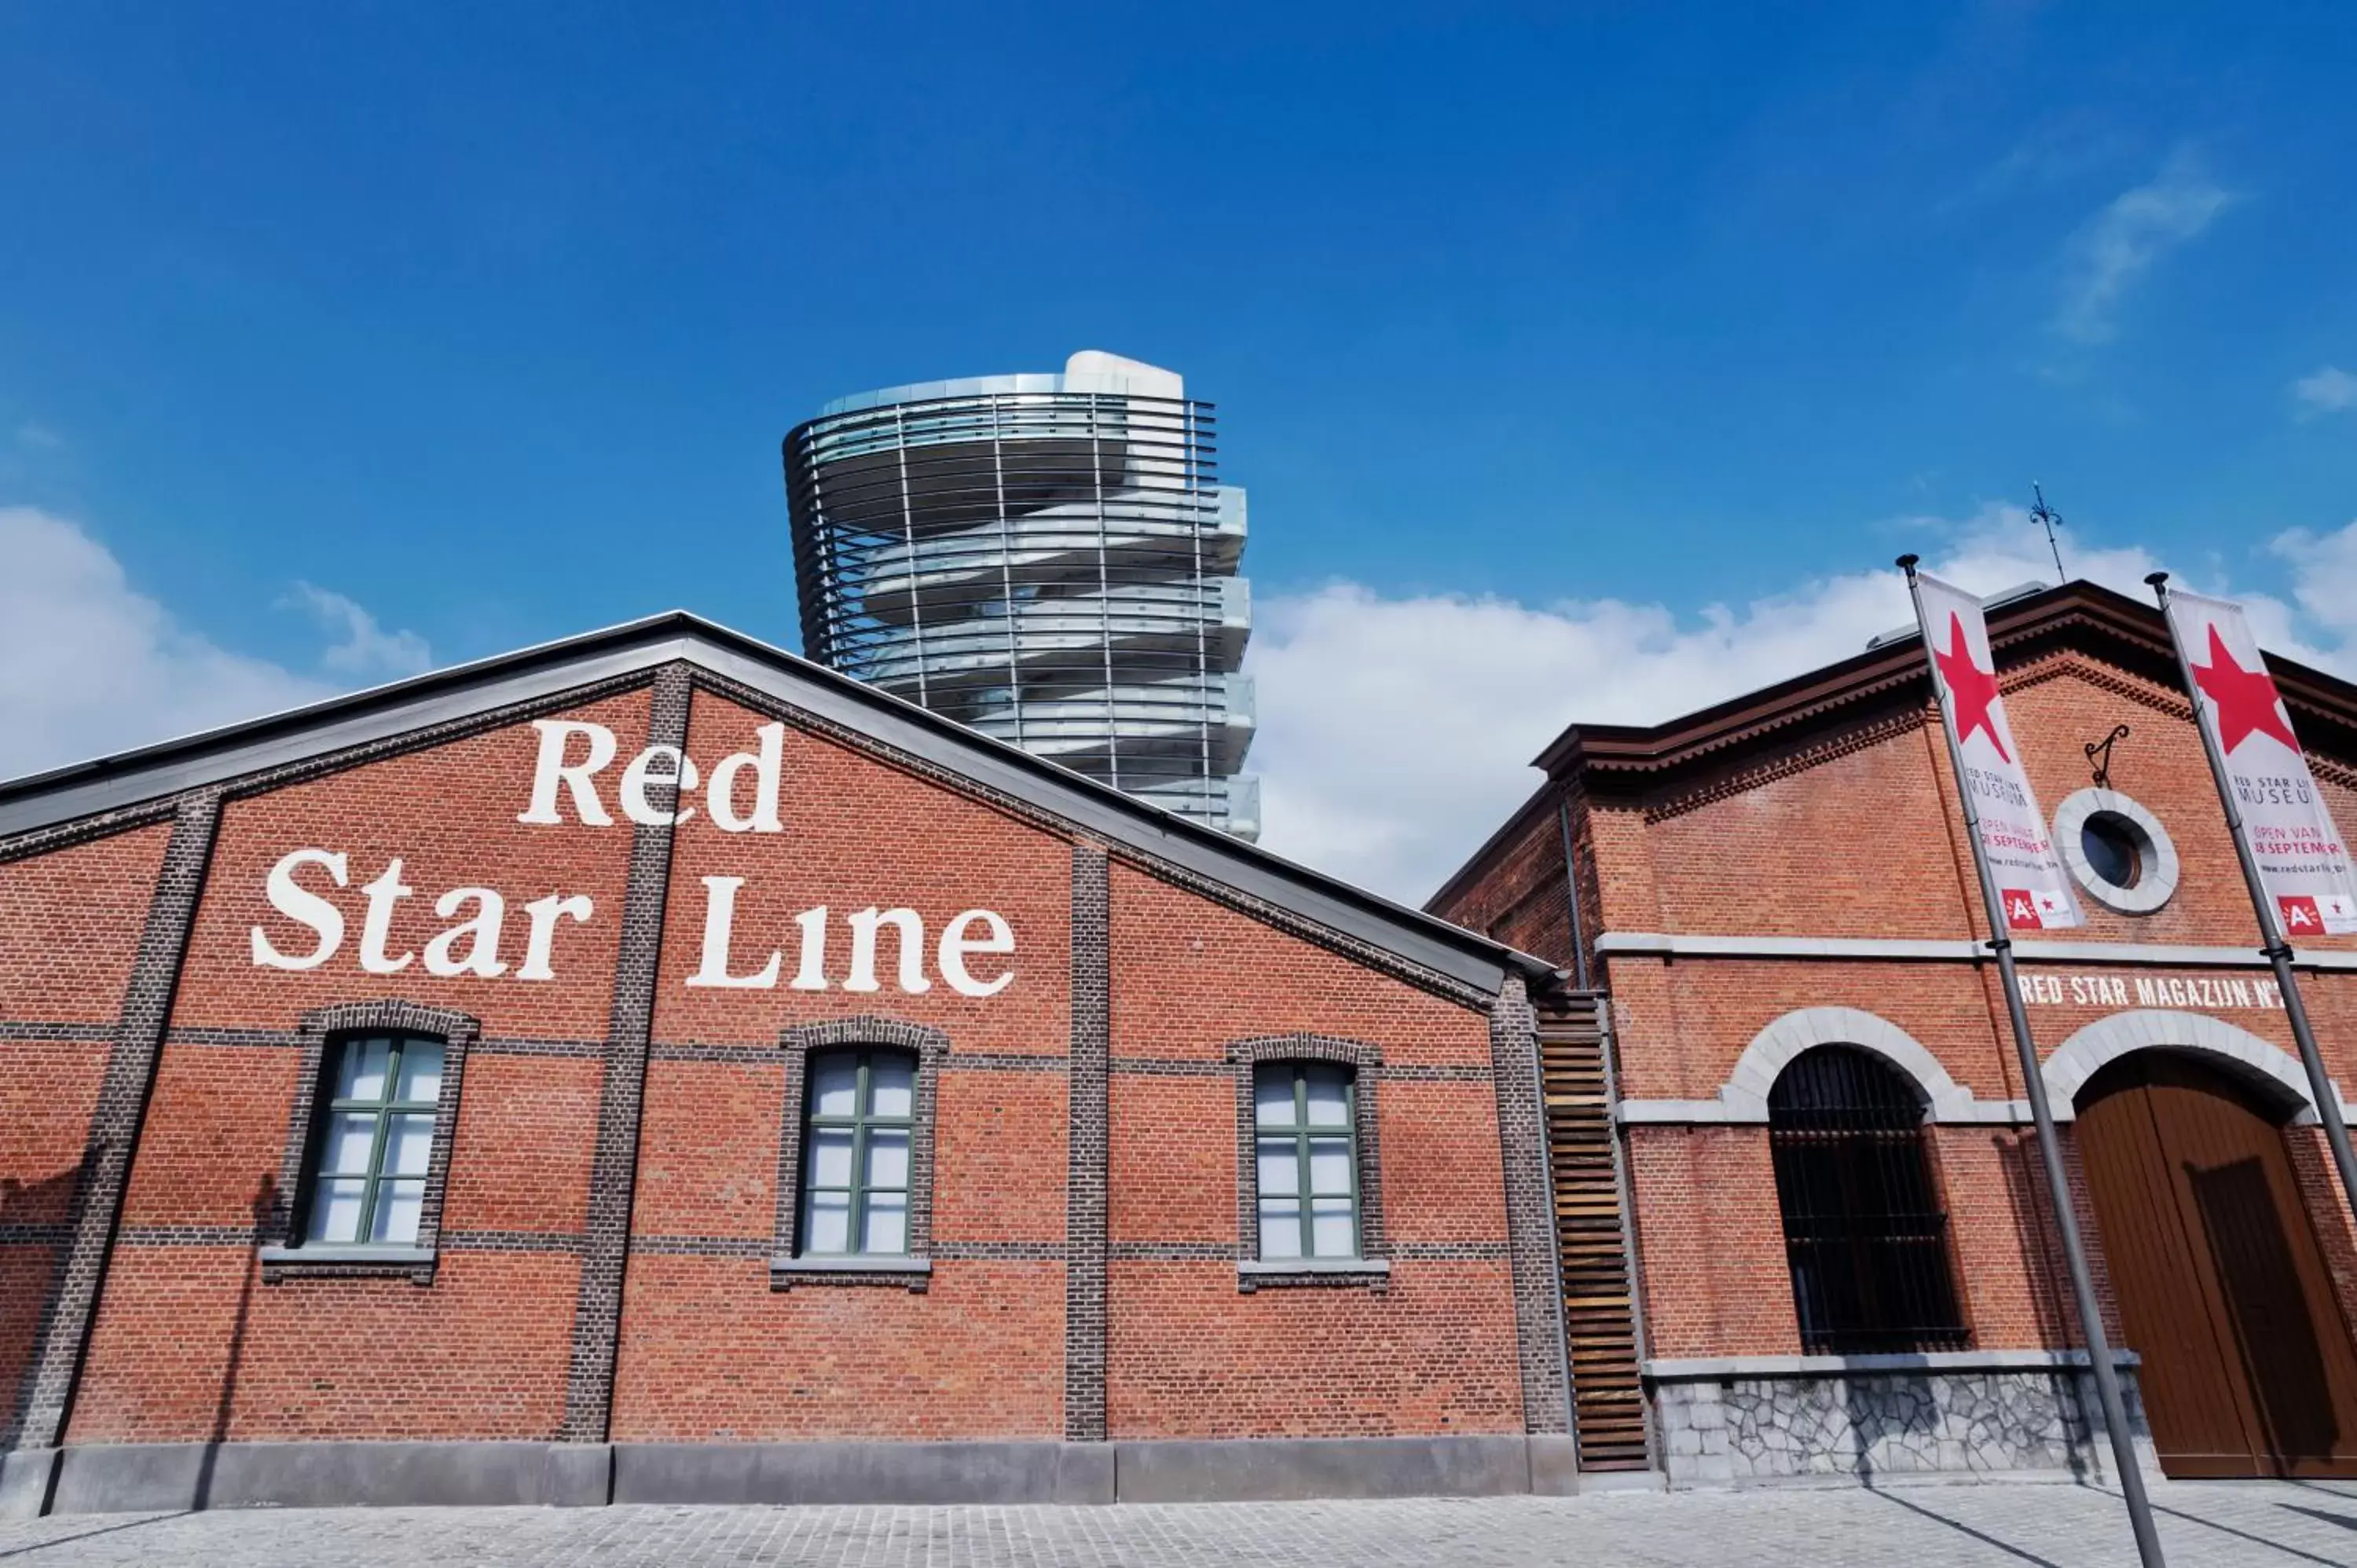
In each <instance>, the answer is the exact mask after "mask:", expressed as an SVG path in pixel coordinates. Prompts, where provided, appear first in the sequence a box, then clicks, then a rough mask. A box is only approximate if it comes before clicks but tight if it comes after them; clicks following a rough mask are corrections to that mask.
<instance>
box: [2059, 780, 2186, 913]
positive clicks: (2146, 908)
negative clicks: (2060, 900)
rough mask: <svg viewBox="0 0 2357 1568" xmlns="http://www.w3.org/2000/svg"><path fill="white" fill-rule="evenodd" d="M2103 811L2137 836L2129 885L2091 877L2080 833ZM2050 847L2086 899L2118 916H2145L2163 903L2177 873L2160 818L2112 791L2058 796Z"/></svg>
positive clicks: (2171, 891) (2173, 889)
mask: <svg viewBox="0 0 2357 1568" xmlns="http://www.w3.org/2000/svg"><path fill="white" fill-rule="evenodd" d="M2105 815H2109V816H2115V817H2118V818H2120V819H2121V820H2122V821H2124V822H2126V823H2128V825H2129V826H2130V827H2131V828H2133V829H2134V830H2135V832H2136V835H2137V836H2138V837H2139V838H2141V839H2142V840H2143V843H2142V844H2141V845H2140V846H2139V860H2140V862H2141V864H2140V865H2138V867H2137V874H2136V886H2133V887H2122V886H2119V885H2117V884H2116V883H2112V882H2106V881H2104V878H2103V877H2101V876H2099V875H2096V872H2095V868H2094V866H2093V865H2091V864H2089V862H2088V860H2087V852H2086V850H2085V849H2084V848H2083V847H2082V844H2081V834H2082V832H2083V831H2084V829H2085V828H2086V826H2087V823H2088V822H2090V821H2091V820H2093V818H2095V817H2098V816H2105ZM2054 848H2055V851H2056V853H2058V854H2061V857H2062V864H2063V865H2066V866H2069V867H2070V868H2071V875H2072V879H2073V880H2074V881H2076V882H2077V883H2078V884H2079V886H2080V887H2081V889H2082V890H2083V891H2084V892H2085V893H2086V895H2087V896H2088V897H2091V898H2093V899H2094V901H2095V902H2096V903H2098V904H2101V905H2102V906H2103V907H2104V908H2106V909H2110V910H2113V911H2115V912H2116V913H2118V914H2122V915H2149V914H2151V913H2152V912H2153V911H2154V910H2156V909H2158V908H2160V907H2161V906H2162V905H2164V904H2166V903H2168V902H2169V898H2170V897H2171V896H2172V895H2173V894H2175V893H2176V891H2177V884H2178V880H2179V876H2181V875H2183V867H2182V866H2181V865H2179V862H2178V858H2177V845H2176V844H2175V843H2171V842H2170V840H2169V830H2168V829H2167V828H2165V827H2162V826H2161V825H2160V819H2159V818H2158V817H2156V816H2154V815H2153V814H2152V813H2151V812H2150V811H2147V810H2145V809H2144V807H2143V806H2141V805H2139V804H2138V803H2137V802H2136V800H2133V799H2131V798H2130V797H2128V796H2126V795H2123V794H2121V793H2120V792H2119V791H2118V790H2116V789H2081V790H2079V791H2078V792H2076V793H2075V794H2072V795H2069V796H2066V797H2064V799H2063V801H2062V803H2061V805H2059V806H2057V807H2055V808H2054Z"/></svg>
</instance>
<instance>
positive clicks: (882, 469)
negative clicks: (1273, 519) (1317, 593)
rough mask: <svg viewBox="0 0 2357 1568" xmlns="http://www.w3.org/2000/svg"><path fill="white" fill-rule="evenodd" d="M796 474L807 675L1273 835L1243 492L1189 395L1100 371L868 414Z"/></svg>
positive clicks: (791, 497) (1215, 819)
mask: <svg viewBox="0 0 2357 1568" xmlns="http://www.w3.org/2000/svg"><path fill="white" fill-rule="evenodd" d="M785 461H786V496H787V504H788V508H789V511H790V513H791V522H792V532H793V546H794V575H795V577H796V579H797V582H798V587H799V591H800V597H801V608H802V650H803V651H804V652H805V653H807V654H808V655H809V656H810V657H811V658H813V659H815V660H819V661H820V662H822V663H824V664H828V665H831V666H833V667H834V668H835V669H837V670H840V671H844V672H845V674H848V675H853V676H856V677H857V678H858V679H860V680H862V681H866V682H870V683H872V684H874V685H877V686H880V687H882V688H883V689H885V690H886V691H888V692H892V693H896V694H898V695H899V696H903V697H907V698H909V700H910V701H912V702H916V703H922V704H923V705H924V706H926V707H928V708H931V709H933V710H934V711H935V712H937V713H941V714H948V715H949V716H951V717H952V718H956V719H959V720H962V721H963V722H964V723H966V724H968V725H973V726H974V728H975V729H978V730H980V731H982V732H983V733H984V734H985V735H990V736H996V737H997V738H999V739H1001V740H1005V741H1007V742H1010V743H1012V744H1013V745H1016V746H1021V747H1022V748H1023V749H1024V750H1026V751H1028V752H1030V753H1032V754H1033V755H1035V756H1038V757H1046V758H1049V760H1051V761H1055V762H1059V763H1061V764H1063V765H1064V766H1065V767H1067V768H1075V769H1077V770H1078V771H1080V772H1082V773H1085V774H1088V775H1089V776H1090V777H1092V778H1094V779H1102V780H1103V781H1104V782H1106V783H1108V784H1111V785H1114V787H1116V788H1117V789H1125V790H1127V791H1128V792H1129V793H1131V794H1133V795H1135V796H1137V797H1139V798H1140V799H1143V800H1150V801H1152V802H1153V803H1155V804H1156V805H1159V806H1164V807H1167V808H1168V809H1169V810H1171V811H1178V812H1180V813H1182V814H1184V815H1186V816H1189V817H1192V818H1194V819H1196V820H1197V821H1199V822H1207V823H1210V824H1211V825H1212V826H1214V827H1219V828H1223V829H1225V830H1226V831H1228V832H1232V833H1235V834H1238V835H1239V836H1241V837H1243V838H1256V837H1257V836H1259V832H1260V810H1259V806H1260V801H1259V781H1258V780H1257V779H1253V778H1250V777H1248V776H1243V775H1241V774H1240V773H1239V771H1238V770H1239V768H1241V767H1242V765H1243V757H1244V753H1245V751H1246V749H1247V748H1248V747H1249V746H1251V745H1252V736H1253V694H1252V683H1251V682H1250V680H1249V679H1248V678H1246V677H1244V676H1243V675H1240V674H1238V673H1237V672H1236V671H1237V670H1238V668H1239V666H1240V665H1241V664H1242V662H1243V652H1244V643H1245V640H1246V639H1248V638H1249V637H1250V636H1251V633H1252V600H1251V596H1250V595H1249V594H1248V592H1247V591H1246V585H1245V582H1244V579H1243V577H1242V576H1240V575H1237V570H1238V566H1239V564H1240V562H1241V561H1242V558H1243V546H1244V493H1243V491H1242V490H1240V489H1223V488H1222V486H1221V484H1220V482H1219V475H1218V468H1217V463H1216V457H1215V443H1214V440H1213V420H1212V410H1211V404H1210V403H1200V402H1197V401H1195V400H1192V399H1189V397H1188V396H1187V395H1186V387H1185V383H1184V381H1182V380H1181V379H1180V378H1179V376H1178V375H1176V374H1174V373H1173V372H1171V371H1164V370H1159V369H1157V368H1156V367H1154V366H1152V365H1146V364H1141V363H1139V362H1137V361H1136V360H1124V359H1120V358H1117V357H1116V356H1114V355H1111V354H1104V353H1099V352H1096V351H1093V350H1089V351H1083V352H1082V353H1078V354H1075V355H1073V356H1072V357H1071V360H1068V361H1067V362H1066V364H1065V367H1064V371H1063V373H1062V374H1061V375H1013V376H987V377H979V378H975V379H972V380H966V381H931V382H923V383H920V384H917V385H914V386H903V387H893V388H890V389H888V390H886V391H883V392H865V393H862V394H860V395H858V396H856V397H848V398H841V399H838V400H836V401H835V402H834V403H829V404H828V405H827V406H826V408H825V409H824V410H823V412H822V413H820V415H819V417H817V418H816V419H813V420H811V421H810V422H809V423H807V424H801V425H797V426H796V427H795V428H794V430H793V431H792V432H791V434H790V435H787V437H786V444H785Z"/></svg>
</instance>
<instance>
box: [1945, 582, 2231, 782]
mask: <svg viewBox="0 0 2357 1568" xmlns="http://www.w3.org/2000/svg"><path fill="white" fill-rule="evenodd" d="M2215 635H2216V634H2215V633H2214V632H2213V633H2212V636H2215ZM1932 658H1934V659H1936V660H1939V661H1940V679H1941V680H1943V681H1944V682H1947V686H1948V716H1949V717H1950V718H1952V719H1953V720H1954V721H1955V725H1956V744H1957V745H1958V746H1962V745H1964V742H1966V741H1968V740H1970V739H1971V738H1972V737H1973V731H1975V730H1979V731H1981V732H1982V733H1983V734H1985V735H1986V736H1988V737H1989V744H1990V745H1991V746H1995V747H1996V754H1997V755H1998V756H1999V757H2004V758H2005V759H2006V760H2007V762H2011V761H2012V760H2013V757H2012V756H2011V755H2010V754H2009V753H2007V750H2006V749H2005V742H2003V741H2002V740H1999V739H1998V738H1997V734H1996V725H1995V724H1994V723H1992V722H1991V721H1990V719H1989V709H1990V708H1991V707H1993V706H1994V705H1995V704H1996V672H1995V671H1989V670H1984V669H1982V668H1981V667H1980V666H1979V665H1977V664H1975V663H1974V662H1973V650H1972V649H1971V648H1970V647H1969V646H1967V645H1966V644H1965V642H1964V618H1963V617H1961V616H1959V615H1957V614H1956V612H1955V611H1953V610H1950V611H1949V612H1948V651H1947V652H1945V653H1943V652H1941V651H1940V650H1938V649H1936V648H1935V649H1933V650H1932ZM2267 689H2268V690H2269V691H2273V690H2274V689H2275V688H2274V687H2272V686H2270V687H2268V688H2267Z"/></svg>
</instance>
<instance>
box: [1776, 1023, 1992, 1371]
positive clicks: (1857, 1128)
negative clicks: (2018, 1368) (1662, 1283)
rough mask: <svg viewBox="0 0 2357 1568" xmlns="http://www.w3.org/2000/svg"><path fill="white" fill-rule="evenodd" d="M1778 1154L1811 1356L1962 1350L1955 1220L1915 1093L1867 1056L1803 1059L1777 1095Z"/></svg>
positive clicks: (1826, 1051) (1781, 1199)
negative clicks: (1951, 1249) (1930, 1156)
mask: <svg viewBox="0 0 2357 1568" xmlns="http://www.w3.org/2000/svg"><path fill="white" fill-rule="evenodd" d="M1768 1144H1769V1149H1770V1153H1771V1155H1772V1156H1773V1159H1774V1161H1775V1166H1776V1201H1777V1204H1778V1207H1779V1208H1781V1210H1782V1213H1783V1220H1784V1253H1785V1258H1786V1261H1787V1262H1789V1263H1790V1265H1791V1267H1792V1306H1793V1310H1794V1312H1795V1313H1796V1314H1797V1315H1798V1316H1799V1318H1800V1325H1801V1348H1802V1349H1803V1351H1805V1352H1807V1353H1809V1354H1812V1355H1870V1354H1875V1353H1887V1352H1891V1351H1906V1350H1952V1349H1956V1348H1961V1347H1962V1346H1963V1345H1964V1343H1965V1341H1966V1338H1967V1337H1968V1336H1967V1331H1966V1329H1965V1327H1964V1318H1963V1316H1962V1314H1961V1313H1960V1312H1959V1311H1958V1310H1957V1298H1956V1289H1955V1282H1954V1280H1953V1277H1952V1274H1951V1271H1950V1268H1949V1262H1948V1217H1947V1215H1946V1213H1945V1212H1943V1209H1942V1208H1941V1206H1940V1198H1939V1194H1938V1192H1937V1191H1936V1189H1935V1188H1934V1187H1933V1186H1932V1172H1931V1166H1930V1165H1929V1163H1928V1161H1927V1159H1926V1155H1925V1150H1924V1147H1923V1100H1922V1097H1921V1095H1920V1094H1918V1093H1917V1092H1916V1090H1915V1087H1914V1085H1913V1084H1912V1083H1910V1082H1909V1081H1908V1079H1907V1078H1906V1077H1905V1076H1904V1075H1903V1074H1901V1073H1900V1072H1899V1070H1898V1069H1895V1068H1893V1067H1891V1066H1890V1065H1889V1063H1887V1062H1885V1061H1883V1060H1882V1059H1881V1058H1879V1057H1877V1056H1875V1055H1874V1054H1872V1053H1871V1052H1868V1051H1865V1050H1861V1049H1859V1048H1858V1047H1855V1046H1819V1047H1815V1048H1813V1049H1811V1050H1807V1051H1803V1052H1802V1053H1801V1054H1800V1055H1799V1056H1797V1057H1795V1058H1792V1061H1791V1063H1790V1064H1788V1065H1787V1066H1786V1067H1785V1069H1784V1070H1783V1072H1782V1073H1781V1075H1779V1076H1778V1078H1777V1079H1776V1086H1775V1088H1774V1089H1773V1090H1770V1092H1769V1095H1768Z"/></svg>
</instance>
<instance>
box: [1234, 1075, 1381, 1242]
mask: <svg viewBox="0 0 2357 1568" xmlns="http://www.w3.org/2000/svg"><path fill="white" fill-rule="evenodd" d="M1253 1138H1254V1153H1255V1155H1256V1163H1255V1169H1256V1171H1257V1173H1258V1177H1257V1188H1258V1190H1257V1193H1256V1197H1257V1198H1258V1201H1259V1205H1260V1255H1261V1256H1262V1257H1263V1258H1355V1257H1357V1256H1358V1255H1359V1147H1358V1103H1357V1087H1356V1085H1355V1083H1354V1082H1353V1079H1352V1074H1351V1069H1349V1068H1347V1067H1340V1066H1337V1065H1335V1064H1334V1063H1331V1062H1263V1063H1262V1064H1261V1065H1260V1066H1259V1067H1257V1068H1255V1069H1254V1072H1253Z"/></svg>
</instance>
